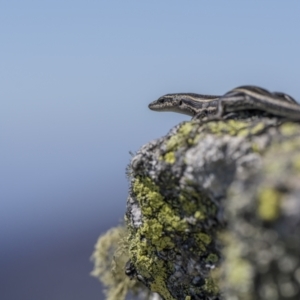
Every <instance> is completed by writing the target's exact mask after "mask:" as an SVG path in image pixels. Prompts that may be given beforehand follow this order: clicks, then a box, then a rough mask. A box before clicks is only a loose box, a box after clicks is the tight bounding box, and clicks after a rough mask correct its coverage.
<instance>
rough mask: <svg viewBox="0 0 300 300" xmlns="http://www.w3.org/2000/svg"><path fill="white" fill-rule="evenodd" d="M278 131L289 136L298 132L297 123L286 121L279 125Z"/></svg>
mask: <svg viewBox="0 0 300 300" xmlns="http://www.w3.org/2000/svg"><path fill="white" fill-rule="evenodd" d="M280 132H281V133H282V134H283V135H284V136H290V135H294V134H298V133H299V124H296V123H292V122H288V123H284V124H282V125H281V126H280Z"/></svg>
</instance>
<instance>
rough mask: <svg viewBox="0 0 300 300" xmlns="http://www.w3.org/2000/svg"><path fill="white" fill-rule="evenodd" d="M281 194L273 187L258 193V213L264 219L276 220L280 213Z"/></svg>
mask: <svg viewBox="0 0 300 300" xmlns="http://www.w3.org/2000/svg"><path fill="white" fill-rule="evenodd" d="M280 199H281V195H280V193H279V192H278V191H276V190H274V189H272V188H264V189H262V190H261V191H260V192H259V195H258V215H259V217H260V218H261V219H262V220H264V221H275V220H276V219H277V218H278V217H279V214H280Z"/></svg>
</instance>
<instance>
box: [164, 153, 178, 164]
mask: <svg viewBox="0 0 300 300" xmlns="http://www.w3.org/2000/svg"><path fill="white" fill-rule="evenodd" d="M163 160H164V161H165V162H166V163H168V164H174V163H175V161H176V157H175V153H174V152H173V151H171V152H167V153H166V154H165V155H164V156H163Z"/></svg>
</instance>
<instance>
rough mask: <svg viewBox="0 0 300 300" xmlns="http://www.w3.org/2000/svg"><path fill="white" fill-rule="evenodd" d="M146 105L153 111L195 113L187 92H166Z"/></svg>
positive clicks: (192, 114)
mask: <svg viewBox="0 0 300 300" xmlns="http://www.w3.org/2000/svg"><path fill="white" fill-rule="evenodd" d="M148 107H149V108H150V109H151V110H155V111H172V112H177V113H181V114H186V115H189V116H194V115H195V111H194V109H193V106H192V105H191V101H190V96H189V94H166V95H164V96H162V97H160V98H158V99H157V100H155V101H153V102H151V103H150V104H149V106H148Z"/></svg>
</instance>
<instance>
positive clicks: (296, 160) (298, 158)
mask: <svg viewBox="0 0 300 300" xmlns="http://www.w3.org/2000/svg"><path fill="white" fill-rule="evenodd" d="M292 161H293V166H294V169H295V171H296V172H297V173H298V172H300V154H296V155H295V156H294V157H293V159H292Z"/></svg>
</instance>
